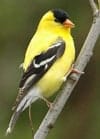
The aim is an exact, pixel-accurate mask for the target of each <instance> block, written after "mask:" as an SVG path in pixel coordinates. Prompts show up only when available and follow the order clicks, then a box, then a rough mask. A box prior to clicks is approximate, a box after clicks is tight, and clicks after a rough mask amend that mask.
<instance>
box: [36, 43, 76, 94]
mask: <svg viewBox="0 0 100 139" xmlns="http://www.w3.org/2000/svg"><path fill="white" fill-rule="evenodd" d="M70 42H72V43H71V44H68V47H66V49H67V50H66V51H65V53H64V55H63V56H62V57H61V58H60V59H58V60H57V61H56V63H54V64H53V66H52V67H51V68H50V69H49V70H48V72H47V73H46V74H45V75H44V76H43V77H42V79H40V81H39V82H38V83H37V84H36V85H37V86H38V87H39V88H40V89H41V90H42V95H43V96H44V97H49V96H52V95H53V94H54V93H55V92H57V91H58V90H59V89H60V87H61V85H62V83H63V77H64V76H65V75H66V74H67V73H68V72H69V70H70V68H71V66H72V63H73V61H74V57H75V49H74V45H73V41H70Z"/></svg>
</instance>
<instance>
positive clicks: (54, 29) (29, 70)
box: [7, 9, 75, 134]
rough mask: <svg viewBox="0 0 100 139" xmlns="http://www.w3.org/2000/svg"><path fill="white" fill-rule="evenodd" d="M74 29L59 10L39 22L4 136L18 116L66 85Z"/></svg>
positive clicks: (9, 131) (72, 54)
mask: <svg viewBox="0 0 100 139" xmlns="http://www.w3.org/2000/svg"><path fill="white" fill-rule="evenodd" d="M73 27H74V24H73V23H72V22H71V20H70V19H69V15H68V13H67V12H65V11H63V10H61V9H52V10H50V11H48V12H47V13H46V14H44V16H43V17H42V19H41V20H40V23H39V25H38V27H37V30H36V33H35V34H34V36H33V38H32V39H31V41H30V43H29V46H28V48H27V51H26V54H25V59H24V62H23V65H22V66H23V70H24V73H23V76H22V78H21V81H20V84H19V93H18V96H17V99H16V104H15V106H14V108H13V109H14V113H13V115H12V117H11V120H10V122H9V127H8V129H7V134H8V133H11V131H12V130H13V128H14V126H15V123H16V121H17V119H18V117H19V115H20V114H21V112H23V111H24V110H25V109H26V108H27V107H28V106H30V105H31V104H32V103H33V102H35V101H36V100H37V99H39V98H40V99H43V100H45V101H46V102H48V101H47V99H46V98H48V97H50V96H52V95H53V94H54V93H55V92H57V91H58V90H59V89H60V87H61V85H62V84H63V82H64V81H65V79H66V77H67V76H68V74H69V72H70V69H71V67H72V64H73V62H74V58H75V48H74V41H73V38H72V36H71V28H73Z"/></svg>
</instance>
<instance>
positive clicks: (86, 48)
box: [33, 0, 100, 139]
mask: <svg viewBox="0 0 100 139" xmlns="http://www.w3.org/2000/svg"><path fill="white" fill-rule="evenodd" d="M89 1H90V0H89ZM90 2H91V1H90ZM99 35H100V15H98V16H97V17H96V20H95V22H93V23H92V26H91V28H90V31H89V34H88V36H87V38H86V40H85V43H84V45H83V47H82V50H81V52H80V54H79V56H78V58H77V60H76V62H75V68H76V69H78V70H79V71H83V70H84V69H85V67H86V65H87V63H88V62H89V60H90V58H91V56H92V54H93V49H94V47H95V43H96V41H97V39H98V37H99ZM80 76H81V75H79V74H75V73H74V74H72V75H71V76H70V78H69V79H68V80H67V82H66V83H65V85H64V86H63V89H62V90H61V92H60V93H59V94H58V95H57V97H56V99H55V101H54V104H53V107H52V108H51V109H49V111H48V113H47V114H46V116H45V118H44V119H43V121H42V123H41V125H40V127H39V128H38V130H37V132H36V133H35V135H34V137H33V139H46V137H47V135H48V133H49V131H50V130H51V128H52V127H53V126H54V123H55V122H56V120H57V118H58V116H59V114H60V113H61V111H62V109H63V107H64V105H65V103H66V102H67V100H68V98H69V96H70V95H71V93H72V90H73V89H74V87H75V86H76V84H77V82H78V80H79V78H80Z"/></svg>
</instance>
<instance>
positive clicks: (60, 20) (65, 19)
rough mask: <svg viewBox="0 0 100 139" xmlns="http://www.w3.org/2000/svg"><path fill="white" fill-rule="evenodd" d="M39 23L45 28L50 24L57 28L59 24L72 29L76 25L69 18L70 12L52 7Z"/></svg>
mask: <svg viewBox="0 0 100 139" xmlns="http://www.w3.org/2000/svg"><path fill="white" fill-rule="evenodd" d="M39 25H40V26H41V27H45V28H47V27H48V26H49V27H51V28H56V27H58V26H59V27H61V28H64V29H70V28H73V27H74V26H75V25H74V23H73V22H72V21H71V20H70V19H69V15H68V13H67V12H65V11H63V10H61V9H52V10H50V11H48V12H47V13H46V14H44V16H43V17H42V19H41V21H40V24H39Z"/></svg>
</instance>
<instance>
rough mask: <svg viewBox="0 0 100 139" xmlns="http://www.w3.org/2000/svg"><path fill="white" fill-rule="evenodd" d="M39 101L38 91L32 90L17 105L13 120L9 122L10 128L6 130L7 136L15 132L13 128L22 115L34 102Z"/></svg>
mask: <svg viewBox="0 0 100 139" xmlns="http://www.w3.org/2000/svg"><path fill="white" fill-rule="evenodd" d="M37 99H39V91H38V90H37V89H35V88H34V89H33V90H30V91H29V92H28V93H27V95H26V96H24V98H23V99H22V100H21V101H20V103H19V104H18V105H17V107H16V109H15V111H14V113H13V115H12V117H11V120H10V122H9V126H8V128H7V130H6V135H8V134H10V133H11V132H12V131H13V128H14V126H15V124H16V122H17V120H18V118H19V116H20V114H21V113H22V112H23V111H24V110H25V109H26V108H27V107H28V106H29V105H30V104H31V103H33V102H35V101H36V100H37Z"/></svg>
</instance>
